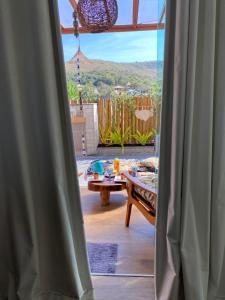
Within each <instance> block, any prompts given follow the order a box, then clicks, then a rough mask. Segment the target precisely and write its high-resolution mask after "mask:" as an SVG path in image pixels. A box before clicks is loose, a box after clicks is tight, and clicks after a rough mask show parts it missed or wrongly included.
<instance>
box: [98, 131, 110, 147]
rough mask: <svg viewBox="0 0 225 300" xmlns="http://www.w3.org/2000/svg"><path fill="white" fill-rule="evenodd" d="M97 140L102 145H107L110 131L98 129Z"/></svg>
mask: <svg viewBox="0 0 225 300" xmlns="http://www.w3.org/2000/svg"><path fill="white" fill-rule="evenodd" d="M99 138H100V141H101V143H102V144H104V145H107V144H108V145H109V144H110V142H111V129H110V128H109V127H108V128H99Z"/></svg>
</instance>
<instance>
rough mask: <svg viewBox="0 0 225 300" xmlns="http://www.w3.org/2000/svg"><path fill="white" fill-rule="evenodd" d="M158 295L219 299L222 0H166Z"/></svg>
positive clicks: (224, 246)
mask: <svg viewBox="0 0 225 300" xmlns="http://www.w3.org/2000/svg"><path fill="white" fill-rule="evenodd" d="M165 44H166V49H165V53H166V54H165V69H164V91H163V109H162V132H161V157H160V174H159V199H158V221H157V238H156V239H157V241H156V244H157V245H156V299H157V300H183V299H185V300H219V299H225V284H224V283H225V82H224V74H225V1H224V0H185V1H180V0H167V25H166V41H165Z"/></svg>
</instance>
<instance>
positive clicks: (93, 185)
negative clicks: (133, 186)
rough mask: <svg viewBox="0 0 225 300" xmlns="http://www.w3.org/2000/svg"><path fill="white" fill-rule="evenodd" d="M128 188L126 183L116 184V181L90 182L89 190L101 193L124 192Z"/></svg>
mask: <svg viewBox="0 0 225 300" xmlns="http://www.w3.org/2000/svg"><path fill="white" fill-rule="evenodd" d="M125 188H126V182H114V181H99V180H90V181H89V182H88V189H89V190H90V191H95V192H101V191H110V192H113V191H114V192H116V191H122V190H124V189H125Z"/></svg>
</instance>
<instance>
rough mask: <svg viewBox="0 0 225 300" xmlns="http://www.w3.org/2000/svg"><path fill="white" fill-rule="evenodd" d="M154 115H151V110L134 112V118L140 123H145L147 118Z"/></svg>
mask: <svg viewBox="0 0 225 300" xmlns="http://www.w3.org/2000/svg"><path fill="white" fill-rule="evenodd" d="M153 115H154V113H153V110H152V109H151V110H146V109H143V110H135V116H136V118H138V119H139V120H142V121H145V122H146V121H147V120H148V119H149V118H151V117H153Z"/></svg>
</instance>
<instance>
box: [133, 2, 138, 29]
mask: <svg viewBox="0 0 225 300" xmlns="http://www.w3.org/2000/svg"><path fill="white" fill-rule="evenodd" d="M138 12H139V0H133V25H134V26H136V25H137V23H138Z"/></svg>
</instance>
